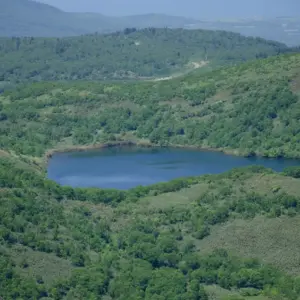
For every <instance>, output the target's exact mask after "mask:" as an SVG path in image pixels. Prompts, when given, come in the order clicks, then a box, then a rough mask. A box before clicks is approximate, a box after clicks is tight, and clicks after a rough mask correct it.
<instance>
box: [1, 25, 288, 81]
mask: <svg viewBox="0 0 300 300" xmlns="http://www.w3.org/2000/svg"><path fill="white" fill-rule="evenodd" d="M289 51H292V50H291V49H289V48H288V47H287V46H285V45H283V44H280V43H277V42H272V41H266V40H263V39H259V38H250V37H243V36H241V35H239V34H236V33H230V32H223V31H206V30H183V29H174V30H172V29H155V28H150V29H144V30H136V29H126V30H125V31H123V32H117V33H113V34H107V35H99V34H93V35H86V36H80V37H71V38H62V39H56V38H55V39H54V38H53V39H51V38H1V39H0V81H2V82H7V81H9V82H22V81H28V80H31V81H40V80H75V79H77V80H78V79H85V80H87V79H89V80H99V79H114V78H117V79H118V78H119V79H120V78H141V77H142V78H144V77H153V76H163V75H170V74H172V73H174V72H184V71H185V70H188V69H191V68H193V67H195V66H199V65H201V64H203V62H208V63H209V66H211V67H216V66H222V65H232V64H236V63H239V62H244V61H247V60H253V59H256V58H264V57H268V56H272V55H276V54H279V53H285V52H289Z"/></svg>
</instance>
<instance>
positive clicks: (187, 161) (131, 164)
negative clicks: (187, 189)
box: [48, 147, 300, 189]
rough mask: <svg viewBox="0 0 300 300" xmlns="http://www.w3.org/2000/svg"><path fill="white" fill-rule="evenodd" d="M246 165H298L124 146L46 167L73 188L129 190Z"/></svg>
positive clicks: (66, 156)
mask: <svg viewBox="0 0 300 300" xmlns="http://www.w3.org/2000/svg"><path fill="white" fill-rule="evenodd" d="M248 165H263V166H265V167H267V168H272V169H274V170H276V171H282V170H283V169H284V168H285V167H287V166H294V165H300V161H299V160H289V159H266V158H257V157H251V158H245V157H236V156H231V155H226V154H223V153H219V152H210V151H197V150H186V149H159V148H155V149H147V148H139V149H137V148H132V147H128V148H113V149H104V150H99V151H86V152H72V153H60V154H55V155H54V156H53V157H52V158H51V160H50V162H49V165H48V177H49V178H50V179H53V180H55V181H56V182H58V183H60V184H62V185H69V186H73V187H101V188H118V189H129V188H132V187H135V186H138V185H150V184H154V183H157V182H162V181H169V180H171V179H174V178H178V177H187V176H196V175H202V174H217V173H222V172H225V171H228V170H230V169H232V168H236V167H243V166H248Z"/></svg>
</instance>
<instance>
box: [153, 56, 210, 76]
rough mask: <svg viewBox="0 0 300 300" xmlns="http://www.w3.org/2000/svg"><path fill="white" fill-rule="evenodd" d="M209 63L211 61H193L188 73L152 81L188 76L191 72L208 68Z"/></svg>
mask: <svg viewBox="0 0 300 300" xmlns="http://www.w3.org/2000/svg"><path fill="white" fill-rule="evenodd" d="M208 63H209V61H205V60H202V61H200V62H195V61H192V62H190V63H189V66H190V69H189V70H188V71H186V72H182V73H178V74H174V75H171V76H168V77H161V78H155V79H153V80H152V81H164V80H171V79H173V78H176V77H180V76H182V75H186V74H188V73H190V72H192V71H194V70H196V69H199V68H202V67H204V66H206V65H207V64H208Z"/></svg>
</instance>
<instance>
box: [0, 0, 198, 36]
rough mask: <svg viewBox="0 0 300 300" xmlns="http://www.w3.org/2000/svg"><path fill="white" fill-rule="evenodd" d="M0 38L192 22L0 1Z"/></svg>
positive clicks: (36, 3) (171, 17) (35, 3)
mask: <svg viewBox="0 0 300 300" xmlns="http://www.w3.org/2000/svg"><path fill="white" fill-rule="evenodd" d="M0 7H1V10H0V36H35V37H38V36H43V37H49V36H51V37H63V36H76V35H81V34H86V33H92V32H96V31H97V32H112V31H116V30H122V29H124V28H126V27H136V28H144V27H177V28H178V27H184V26H185V25H187V24H190V23H193V22H195V21H194V20H191V19H188V18H184V17H174V16H167V15H159V14H147V15H140V16H129V17H108V16H104V15H101V14H96V13H67V12H64V11H61V10H59V9H57V8H55V7H52V6H50V5H47V4H43V3H39V2H34V1H30V0H0Z"/></svg>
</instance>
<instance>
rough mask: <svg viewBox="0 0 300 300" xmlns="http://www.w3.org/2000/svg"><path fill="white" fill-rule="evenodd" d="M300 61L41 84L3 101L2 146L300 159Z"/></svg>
mask: <svg viewBox="0 0 300 300" xmlns="http://www.w3.org/2000/svg"><path fill="white" fill-rule="evenodd" d="M299 71H300V55H299V54H296V55H282V56H278V57H273V58H269V59H265V60H258V61H254V62H250V63H246V64H242V65H239V66H236V67H227V68H223V69H221V70H216V71H212V72H209V73H205V74H203V73H202V72H195V73H193V74H190V75H188V76H185V77H180V78H177V79H173V80H169V81H161V82H131V83H130V82H129V83H107V84H106V83H100V82H80V81H77V82H70V83H59V82H43V83H34V84H27V85H24V86H23V85H20V86H19V87H17V88H16V89H14V90H11V91H6V92H5V93H4V94H2V95H1V96H0V101H1V108H0V120H1V121H0V122H1V127H0V133H1V135H0V147H1V148H3V149H7V150H14V151H15V152H17V153H22V154H26V155H33V156H41V155H43V154H44V153H45V152H46V151H47V150H49V149H52V148H67V147H72V146H74V145H75V146H76V145H93V144H97V143H98V144H99V143H104V142H107V141H115V140H116V139H117V140H132V141H144V142H151V143H153V144H157V145H172V144H173V145H186V146H199V147H204V148H215V149H223V150H226V151H230V152H235V153H239V154H247V155H248V154H249V155H253V154H260V155H264V156H270V157H278V156H285V157H299V156H300V143H299V139H300V128H299V118H300V102H299V91H300V74H299Z"/></svg>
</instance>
